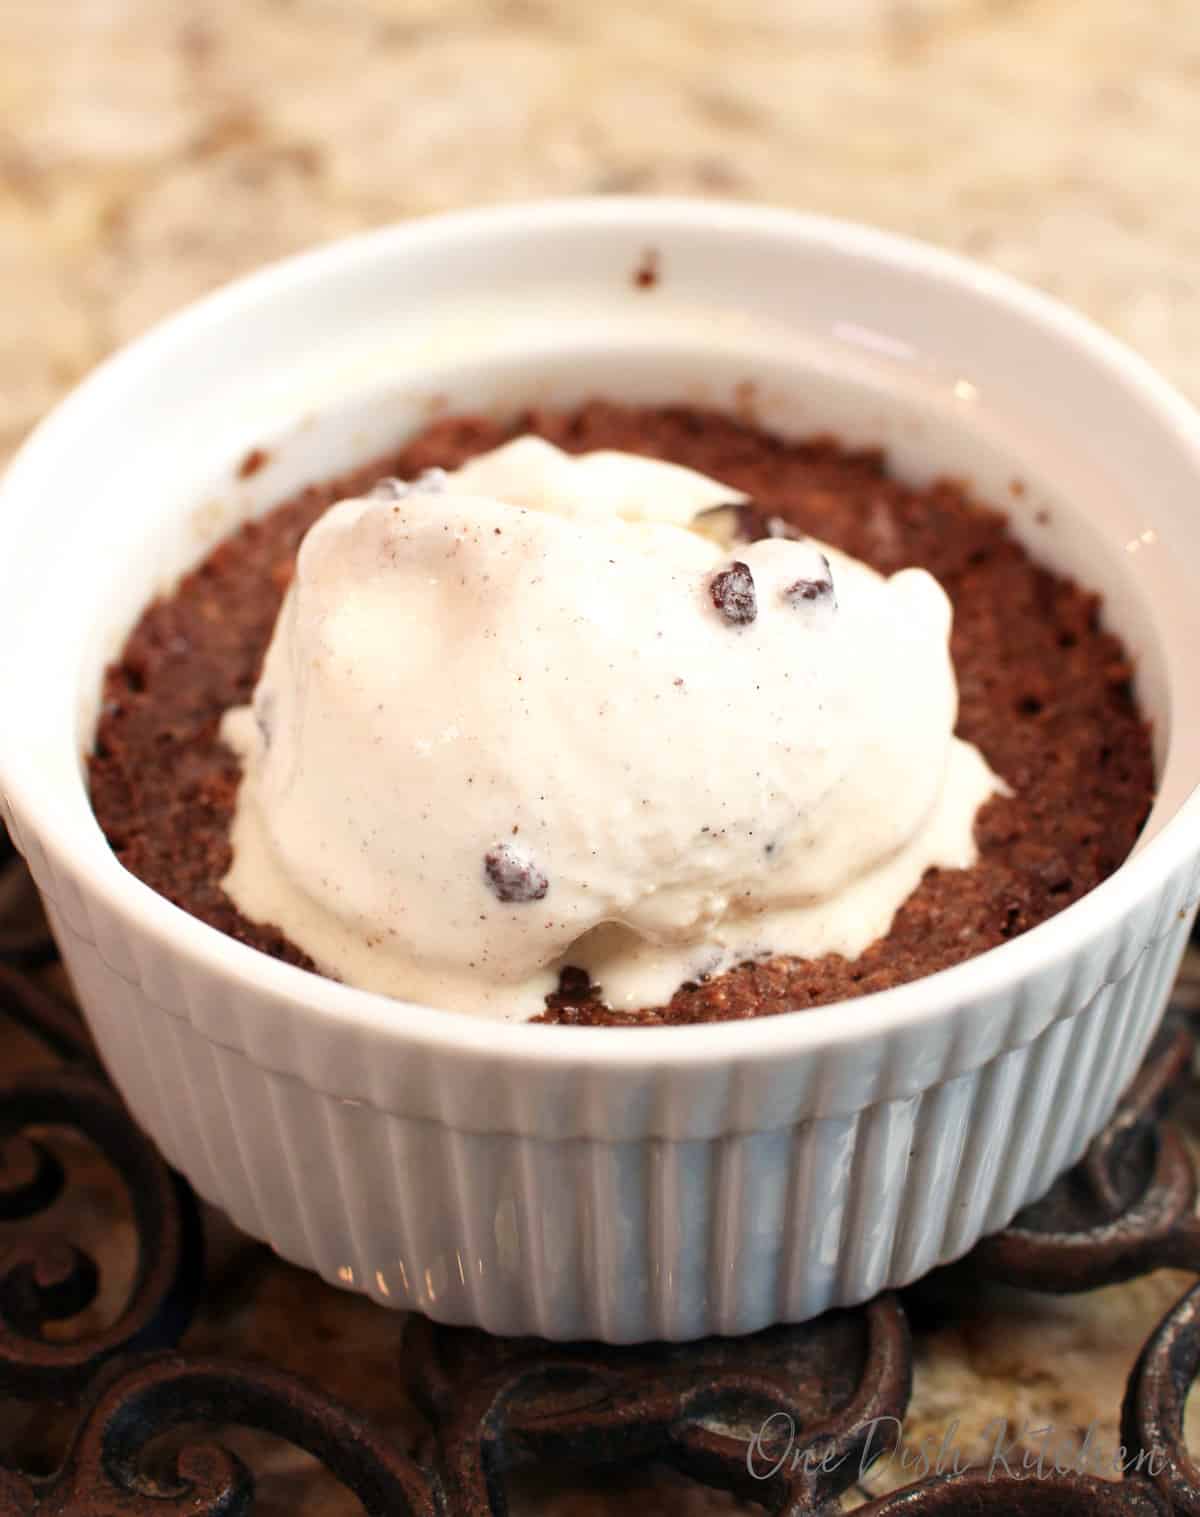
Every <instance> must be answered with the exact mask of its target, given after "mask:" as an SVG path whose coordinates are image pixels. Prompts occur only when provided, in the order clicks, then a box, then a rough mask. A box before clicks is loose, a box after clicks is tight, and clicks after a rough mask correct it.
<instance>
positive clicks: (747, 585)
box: [709, 559, 758, 627]
mask: <svg viewBox="0 0 1200 1517" xmlns="http://www.w3.org/2000/svg"><path fill="white" fill-rule="evenodd" d="M709 590H710V592H711V594H712V602H713V605H714V606H716V608H717V610H718V611H719V612H720V613H721V615H722V616H723V617H724V618H725V620H726V621H730V622H733V624H734V625H735V626H737V627H745V626H747V625H748V624H749V623H750V622H752V621H753V620H754V618H755V617H756V616H757V615H758V596H757V595H756V594H755V591H754V576H753V574H751V573H750V567H749V565H748V564H744V563H742V562H741V560H740V559H735V560H734V562H733V563H732V564H730V566H729V568H728V569H722V570H721V572H720V574H717V575H714V577H713V580H712V583H711V585H710V586H709Z"/></svg>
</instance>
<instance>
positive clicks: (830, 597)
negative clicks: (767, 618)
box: [783, 553, 837, 606]
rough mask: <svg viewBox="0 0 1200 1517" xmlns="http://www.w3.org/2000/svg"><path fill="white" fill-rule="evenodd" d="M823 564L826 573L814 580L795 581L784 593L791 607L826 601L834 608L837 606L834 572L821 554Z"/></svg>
mask: <svg viewBox="0 0 1200 1517" xmlns="http://www.w3.org/2000/svg"><path fill="white" fill-rule="evenodd" d="M821 562H822V563H823V564H824V565H825V572H824V573H823V574H820V575H817V576H815V577H814V578H812V579H797V580H794V581H793V582H792V583H791V584H790V585H789V586H788V587H787V589H786V590H785V591H784V592H783V598H784V600H786V601H787V603H788V604H789V605H790V606H802V605H804V604H805V602H810V603H811V602H814V601H825V602H828V603H829V604H830V605H832V606H836V605H837V598H836V596H835V595H834V593H833V570H832V569H831V568H830V567H829V560H828V559H827V558H826V557H825V555H824V553H822V554H821Z"/></svg>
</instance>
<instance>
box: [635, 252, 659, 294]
mask: <svg viewBox="0 0 1200 1517" xmlns="http://www.w3.org/2000/svg"><path fill="white" fill-rule="evenodd" d="M661 278H662V274H661V272H660V268H659V256H658V249H657V248H647V249H646V251H645V252H644V253H643V254H642V257H641V262H640V263H639V264H638V265H637V267H636V268H635V269H634V271H633V285H634V288H635V289H637V290H652V289H654V288H655V286H656V285H657V284H658V282H659V280H660V279H661Z"/></svg>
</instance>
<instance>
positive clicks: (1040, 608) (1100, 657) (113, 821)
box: [90, 402, 1154, 1024]
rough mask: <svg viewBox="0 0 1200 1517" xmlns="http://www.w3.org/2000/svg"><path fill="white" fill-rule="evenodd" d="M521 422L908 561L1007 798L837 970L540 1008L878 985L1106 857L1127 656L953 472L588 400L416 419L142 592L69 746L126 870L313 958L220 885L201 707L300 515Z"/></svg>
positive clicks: (1034, 918)
mask: <svg viewBox="0 0 1200 1517" xmlns="http://www.w3.org/2000/svg"><path fill="white" fill-rule="evenodd" d="M527 431H533V432H538V433H540V434H541V435H542V436H544V437H546V438H548V439H550V440H551V441H552V442H555V443H558V444H559V445H560V446H561V447H563V448H566V449H568V450H570V451H574V452H582V451H586V450H588V449H592V448H619V449H623V450H625V451H628V452H636V453H645V454H650V455H652V456H654V457H656V458H663V459H670V460H673V461H674V462H677V463H681V464H687V465H689V466H690V467H691V468H694V469H698V470H700V471H701V472H702V473H705V474H709V475H712V476H713V477H714V478H717V479H721V480H724V481H726V482H727V483H728V484H730V485H732V486H734V487H736V488H738V489H741V490H744V491H746V492H748V493H749V494H750V495H751V496H752V497H753V498H754V499H755V501H756V502H758V503H759V504H760V505H761V506H762V507H763V509H764V511H765V512H766V513H767V514H778V515H780V516H783V517H785V518H786V519H787V520H789V521H791V522H793V523H795V524H796V525H797V526H799V527H800V528H802V529H804V530H805V531H808V532H811V533H812V534H813V535H814V536H817V537H821V538H824V539H826V540H827V541H829V542H831V543H833V544H835V545H836V546H837V547H840V548H842V549H844V550H845V551H847V552H849V553H852V554H854V555H856V556H857V557H859V558H861V559H864V560H865V561H866V562H867V563H869V564H873V565H874V566H875V567H876V568H877V569H880V570H883V571H884V572H886V573H891V572H893V571H895V570H897V569H900V568H903V567H905V566H907V565H914V564H916V565H921V566H923V567H924V568H926V569H928V570H929V571H930V572H931V573H933V574H934V575H936V577H937V578H938V579H939V580H940V581H941V583H942V584H943V586H944V587H945V589H946V591H947V592H948V594H949V595H950V597H951V600H952V601H953V603H954V609H955V618H954V635H953V644H952V652H953V656H954V663H955V667H956V669H957V671H958V684H959V700H960V715H959V724H958V731H959V733H960V734H961V736H963V737H964V738H967V739H968V740H969V741H971V742H973V743H976V744H978V746H979V747H980V748H981V749H982V751H983V753H984V754H985V755H986V757H987V759H988V761H989V763H990V764H991V765H992V767H993V768H994V769H995V770H996V771H997V772H998V773H999V774H1000V775H1001V776H1002V777H1003V778H1004V779H1005V780H1007V781H1008V783H1009V785H1010V786H1011V787H1012V788H1013V790H1014V792H1015V794H1014V795H1013V796H1012V797H1011V798H1000V797H997V798H995V799H993V800H992V801H990V802H989V803H988V804H987V806H986V807H985V808H984V809H983V811H982V812H981V813H980V816H979V820H978V823H977V826H976V836H977V838H978V841H979V846H980V860H979V862H978V864H977V865H976V866H975V867H974V868H972V869H970V870H950V871H939V870H931V871H929V873H928V874H927V875H926V877H925V879H924V880H923V882H922V883H921V885H920V887H919V888H918V889H917V890H916V891H915V892H914V894H913V895H912V896H911V897H910V898H909V899H908V901H907V902H906V903H905V904H904V906H903V907H902V908H901V909H900V911H899V913H898V914H897V917H896V920H895V923H894V924H893V927H892V930H891V932H890V933H889V934H888V935H887V937H885V938H881V939H880V940H879V941H878V942H876V943H874V944H873V945H872V946H871V947H870V948H869V949H868V950H867V951H866V953H865V954H863V955H862V956H861V957H860V958H859V959H857V960H854V961H853V962H850V961H847V960H845V959H843V958H841V957H838V956H834V955H831V956H827V957H825V958H822V959H818V960H798V959H788V958H783V957H780V958H776V959H772V960H770V961H768V962H766V963H756V964H747V965H743V966H741V967H740V968H738V969H735V970H732V971H731V972H730V973H728V974H725V975H721V976H719V977H716V978H714V979H712V980H711V981H708V982H706V983H703V984H699V985H687V986H684V987H681V989H680V990H679V991H678V992H677V993H676V994H675V996H674V997H673V998H672V1000H671V1002H670V1004H669V1005H667V1006H663V1007H656V1008H650V1009H647V1010H646V1011H643V1012H639V1013H636V1014H625V1013H615V1012H612V1011H609V1010H608V1009H607V1008H605V1007H604V1006H603V1005H602V1004H601V1003H600V1002H599V1001H597V1000H596V999H595V997H594V995H592V994H591V993H590V992H589V991H588V990H587V989H586V988H581V987H580V985H579V984H577V983H573V982H572V980H571V977H568V979H567V982H566V983H565V984H564V988H563V991H562V993H560V994H559V995H557V996H555V997H552V998H551V1001H550V1003H549V1007H548V1009H547V1010H546V1011H545V1013H544V1014H543V1017H542V1020H545V1021H553V1022H569V1023H575V1024H590V1023H622V1024H624V1023H636V1024H648V1023H662V1022H700V1021H716V1020H725V1019H729V1018H737V1017H747V1016H756V1015H763V1014H767V1013H772V1012H779V1011H787V1010H793V1009H796V1008H801V1007H808V1006H817V1005H821V1004H823V1003H826V1002H830V1001H835V1000H842V999H845V998H848V997H852V996H856V995H862V994H865V993H866V992H868V991H873V990H882V989H884V988H885V987H887V986H891V985H898V984H900V983H902V982H904V981H907V980H913V979H916V978H917V977H918V976H921V975H927V974H931V973H932V972H934V971H935V970H938V969H943V968H946V967H947V966H949V965H951V964H955V963H958V962H959V961H960V960H962V959H965V958H968V957H970V956H972V955H974V954H977V953H981V952H982V951H983V950H984V949H987V948H991V947H994V946H995V945H997V944H999V943H1002V942H1004V941H1005V940H1006V939H1008V938H1011V937H1014V936H1016V935H1017V934H1018V933H1021V932H1024V931H1026V930H1027V929H1028V928H1030V927H1032V926H1034V925H1035V924H1037V923H1038V922H1041V921H1044V920H1045V919H1046V918H1047V917H1050V916H1053V915H1054V914H1055V913H1056V912H1058V911H1061V910H1062V909H1063V907H1064V906H1067V905H1069V904H1070V903H1071V902H1072V901H1075V900H1077V899H1078V898H1079V897H1080V896H1081V895H1083V894H1084V893H1085V892H1086V891H1088V890H1090V889H1091V888H1092V887H1093V886H1094V885H1096V884H1098V883H1099V882H1100V881H1101V880H1102V879H1104V878H1105V876H1107V875H1109V874H1111V873H1112V871H1113V870H1114V869H1115V868H1116V867H1117V865H1118V864H1120V863H1121V861H1122V860H1123V859H1124V858H1125V857H1126V855H1127V854H1128V853H1129V851H1130V849H1131V848H1132V846H1133V843H1134V841H1135V839H1136V837H1137V834H1138V832H1139V830H1140V828H1141V827H1142V824H1143V823H1144V821H1145V818H1146V815H1147V812H1148V811H1149V808H1150V803H1151V800H1152V797H1153V790H1154V776H1153V767H1152V760H1151V750H1150V736H1149V731H1148V729H1147V727H1146V725H1145V723H1144V722H1143V721H1142V719H1141V718H1140V716H1139V714H1138V711H1137V709H1136V706H1135V704H1134V701H1133V696H1132V692H1131V688H1130V676H1131V670H1130V666H1129V663H1128V660H1127V658H1126V655H1125V653H1124V650H1123V649H1122V647H1121V645H1120V643H1119V642H1118V641H1117V639H1116V638H1114V637H1112V636H1111V635H1110V634H1108V633H1107V632H1104V631H1102V630H1101V629H1100V626H1099V616H1098V611H1099V608H1098V602H1097V598H1096V597H1095V596H1093V595H1091V594H1088V593H1087V592H1085V591H1083V590H1080V589H1079V588H1078V587H1077V586H1075V585H1074V584H1072V583H1070V582H1069V581H1067V580H1064V579H1060V578H1057V577H1055V576H1054V575H1052V574H1050V573H1048V572H1047V571H1046V570H1044V569H1041V568H1039V567H1037V565H1036V564H1034V563H1033V561H1032V560H1031V559H1030V558H1029V556H1028V554H1027V553H1026V552H1025V551H1024V549H1022V548H1021V547H1020V546H1019V545H1018V544H1017V543H1016V542H1015V541H1014V540H1013V538H1012V537H1011V536H1010V535H1009V532H1008V529H1007V526H1006V522H1005V518H1004V516H1003V514H1002V513H1000V512H997V511H993V510H989V509H986V508H984V507H981V506H979V505H977V504H976V503H974V502H973V501H972V500H971V499H970V496H969V495H968V493H967V492H966V491H965V490H964V489H963V488H962V487H960V486H958V485H955V484H952V483H940V484H937V485H934V486H933V487H932V488H929V489H925V490H913V489H909V488H907V487H905V486H904V485H902V484H899V483H898V482H897V481H895V480H893V479H891V478H889V477H888V475H887V473H886V470H885V467H884V459H883V456H882V454H880V453H879V452H876V451H858V452H850V451H846V450H844V449H842V448H840V447H839V446H838V445H837V444H836V443H835V442H832V441H829V440H826V439H817V440H814V441H809V442H805V443H801V444H794V443H785V442H783V441H781V440H779V439H777V438H774V437H771V436H769V435H767V434H765V433H763V432H761V431H759V430H758V429H756V428H755V427H754V426H752V425H750V424H748V423H746V422H743V421H739V420H736V419H733V418H731V417H727V416H722V415H717V414H714V413H710V412H706V411H700V410H695V409H689V408H680V407H671V408H665V409H655V410H642V409H636V408H625V407H621V406H616V405H610V404H607V403H602V402H593V403H591V404H589V405H586V406H584V407H582V408H581V409H579V410H576V411H571V412H556V411H534V412H530V413H527V414H526V415H524V416H521V417H519V418H517V420H516V421H515V422H514V423H512V424H511V425H507V426H506V425H501V424H499V423H496V422H493V421H490V420H486V419H482V418H478V417H451V418H448V419H444V420H441V421H438V422H436V423H435V424H434V425H432V426H430V427H429V428H428V429H427V430H426V431H425V432H424V433H422V434H421V435H420V436H419V437H417V438H416V439H414V440H413V441H412V442H410V443H408V444H407V445H406V446H405V447H403V448H401V449H399V450H398V451H397V452H396V453H394V454H392V455H391V456H389V457H386V458H383V459H379V460H376V461H375V462H374V463H372V464H371V465H369V466H368V467H366V468H363V469H360V470H358V471H356V472H354V473H352V474H349V475H344V476H342V477H341V478H339V479H336V480H332V481H330V482H328V483H326V484H321V485H316V486H313V487H311V488H309V489H307V490H305V491H304V492H302V493H301V494H300V495H299V496H297V497H296V498H294V499H293V500H291V501H289V502H287V503H285V504H284V505H281V506H279V507H277V508H276V509H275V510H274V511H272V512H271V513H270V514H269V515H267V516H266V517H264V518H263V519H261V520H260V521H257V522H253V523H251V524H249V525H247V526H245V527H243V528H241V529H240V530H239V531H238V532H236V533H235V534H234V535H233V536H232V537H230V538H228V539H227V540H226V541H225V542H223V543H221V544H220V545H219V546H218V547H217V548H216V549H215V550H214V551H213V552H212V553H211V554H210V555H209V557H208V558H207V559H206V560H205V561H204V563H202V564H201V565H200V567H199V568H198V569H196V570H195V571H194V572H193V573H191V574H189V575H188V576H187V577H186V578H185V579H184V580H183V581H182V582H181V584H180V585H179V586H178V588H177V590H176V591H175V592H174V594H172V595H171V596H169V597H168V598H165V599H162V600H158V601H156V602H155V603H154V604H153V605H152V606H151V607H150V608H149V609H148V610H147V611H146V613H145V615H144V616H143V617H142V619H141V621H140V622H139V623H138V625H137V627H136V628H135V629H134V631H133V633H132V634H131V636H130V638H129V641H128V643H127V645H126V648H125V651H124V654H123V656H122V659H121V662H120V663H118V664H115V665H113V666H112V667H111V668H110V669H109V670H108V672H107V674H106V677H105V688H104V704H103V710H102V714H101V718H100V723H99V727H98V730H97V735H96V746H95V752H94V754H93V756H92V758H91V760H90V770H91V793H92V804H93V806H94V807H95V811H96V816H97V818H98V820H99V822H100V825H101V827H102V828H103V829H104V832H105V834H106V835H107V836H108V838H109V841H110V842H111V844H112V846H113V848H114V850H115V851H116V854H117V856H118V858H119V859H120V860H121V862H122V863H123V864H124V865H125V867H126V868H128V869H130V870H131V871H132V872H133V873H134V874H136V875H137V876H138V877H139V878H140V879H142V880H144V881H145V882H146V883H147V884H148V885H151V886H152V887H153V888H154V889H155V890H157V891H159V892H160V893H161V894H163V895H165V896H166V897H168V899H170V900H172V901H174V902H175V903H176V904H177V905H179V906H182V907H183V908H184V909H185V910H187V911H190V912H192V913H193V914H194V915H195V916H197V917H200V918H201V919H202V920H203V921H206V922H209V923H211V924H212V926H214V927H217V928H220V929H221V931H223V932H226V933H229V934H231V935H232V936H233V937H236V938H240V939H241V940H242V941H243V942H246V943H250V944H253V945H254V946H255V947H257V948H260V949H262V950H263V951H264V952H266V953H270V954H273V955H275V956H276V957H278V958H282V959H286V960H288V961H289V962H291V963H294V964H300V965H302V966H304V967H306V968H312V964H311V962H310V961H309V960H308V959H307V958H306V956H305V955H304V954H303V953H302V952H301V951H300V950H299V949H298V948H297V947H295V945H294V944H292V943H290V942H288V940H287V939H286V938H285V937H284V936H283V934H282V933H280V932H279V931H278V930H277V929H275V928H273V927H268V926H262V925H260V924H257V923H254V922H250V921H248V920H247V919H246V918H245V917H243V916H242V915H241V914H240V913H239V912H238V911H237V909H236V908H235V907H234V905H233V903H232V902H231V901H230V900H229V898H228V897H227V896H226V895H225V894H224V892H223V891H222V890H221V887H220V884H219V881H220V880H221V878H222V877H223V876H224V874H225V872H226V870H227V868H228V866H229V862H230V849H229V827H230V821H231V818H232V812H233V804H234V797H235V793H236V790H237V785H238V779H239V769H238V764H237V761H236V760H235V759H234V757H233V755H232V754H231V753H230V752H229V750H228V749H227V748H225V747H224V746H223V745H222V744H221V742H220V741H219V739H218V736H217V728H218V723H219V720H220V717H221V715H222V713H223V712H224V711H225V710H226V709H227V708H228V707H229V706H232V705H238V704H241V703H244V702H245V701H247V700H248V699H249V696H250V693H251V691H252V689H253V687H254V683H255V681H256V679H257V676H258V670H259V665H260V662H261V660H262V657H263V654H264V652H265V650H266V646H267V642H268V639H269V637H270V634H271V629H272V626H273V624H274V621H275V616H276V613H277V611H278V609H279V603H280V600H281V599H282V596H283V592H284V590H285V588H286V586H287V582H288V579H289V578H290V575H291V572H292V563H293V559H294V555H295V551H296V547H297V545H298V543H299V541H300V539H301V537H302V536H303V534H304V532H305V531H306V530H307V528H308V527H309V526H310V525H311V523H312V522H313V521H314V519H315V518H316V517H317V516H318V515H319V514H320V512H321V511H323V510H324V509H325V508H326V507H327V506H328V505H330V504H331V503H332V502H333V501H335V500H337V499H339V498H341V497H343V496H346V495H353V494H360V493H362V492H363V491H364V490H365V489H366V488H368V487H369V486H370V485H371V484H372V483H373V482H374V481H375V480H376V479H377V478H379V477H380V476H381V475H384V474H396V475H399V476H401V477H409V476H412V475H414V474H416V473H418V472H419V471H420V470H422V469H424V468H429V467H431V466H434V465H440V466H442V467H443V468H454V467H456V466H457V465H458V464H460V463H462V462H463V461H464V460H465V459H467V458H469V457H470V456H471V455H472V454H475V453H479V452H482V451H484V450H486V449H489V448H493V447H495V446H497V445H498V444H499V443H501V442H503V441H505V440H506V439H508V438H510V437H512V436H515V435H518V434H519V433H521V432H527Z"/></svg>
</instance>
